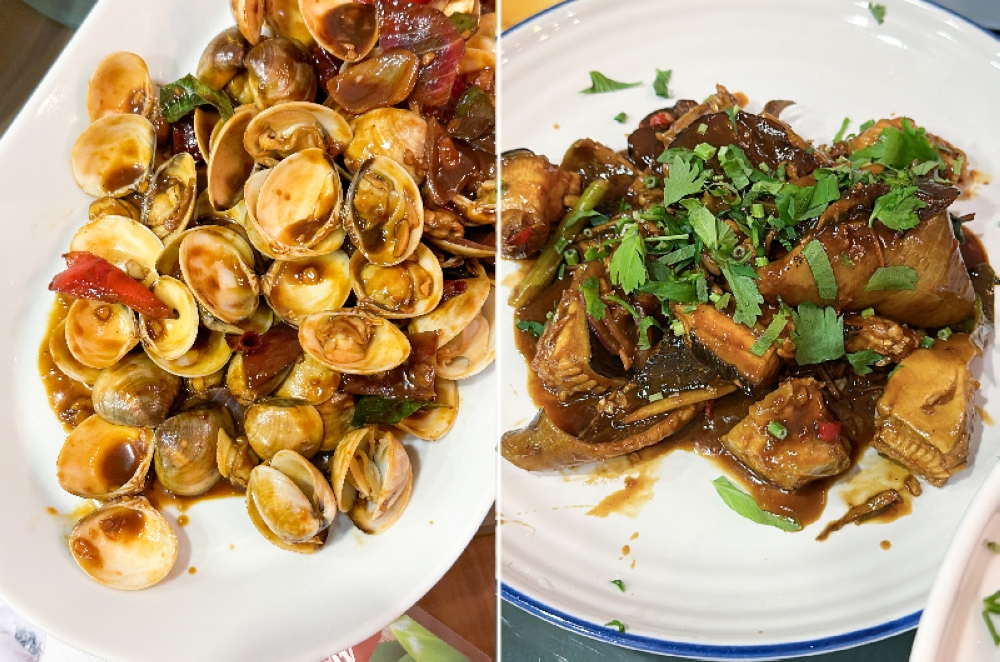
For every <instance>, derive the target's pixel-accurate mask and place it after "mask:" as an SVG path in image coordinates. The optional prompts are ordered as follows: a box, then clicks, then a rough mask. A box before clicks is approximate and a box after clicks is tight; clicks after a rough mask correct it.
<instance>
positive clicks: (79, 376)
mask: <svg viewBox="0 0 1000 662" xmlns="http://www.w3.org/2000/svg"><path fill="white" fill-rule="evenodd" d="M49 354H50V355H51V356H52V361H53V362H54V363H55V364H56V367H57V368H59V369H60V370H62V371H63V373H65V374H66V376H68V377H69V378H70V379H75V380H76V381H78V382H82V383H84V384H86V385H88V386H92V385H93V384H94V382H96V381H97V376H98V375H100V374H101V371H100V370H98V369H97V368H91V367H90V366H86V365H84V364H82V363H80V362H79V361H77V360H76V357H75V356H73V353H72V352H71V351H69V345H67V344H66V321H65V320H63V321H62V322H59V324H58V325H56V326H55V327H54V328H53V329H52V331H51V332H50V333H49Z"/></svg>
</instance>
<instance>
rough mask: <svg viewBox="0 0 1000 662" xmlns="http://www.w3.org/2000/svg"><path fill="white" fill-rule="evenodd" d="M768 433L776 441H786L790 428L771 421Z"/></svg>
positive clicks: (768, 425)
mask: <svg viewBox="0 0 1000 662" xmlns="http://www.w3.org/2000/svg"><path fill="white" fill-rule="evenodd" d="M767 431H768V432H770V433H771V435H772V436H773V437H775V438H776V439H784V438H785V437H787V436H788V428H786V427H785V426H784V425H782V424H781V423H779V422H778V421H771V422H770V423H768V424H767Z"/></svg>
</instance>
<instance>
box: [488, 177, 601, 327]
mask: <svg viewBox="0 0 1000 662" xmlns="http://www.w3.org/2000/svg"><path fill="white" fill-rule="evenodd" d="M607 191H608V181H607V180H606V179H597V180H594V181H593V182H591V184H590V185H589V186H588V187H587V188H586V189H585V190H584V192H583V194H582V195H581V196H580V198H579V199H578V200H577V201H576V205H574V206H573V209H572V211H570V213H568V214H566V216H564V217H563V219H562V221H560V223H559V227H557V228H556V231H555V232H554V233H553V236H552V237H551V238H550V239H549V243H548V244H546V245H545V248H543V249H542V252H541V254H540V255H539V256H538V259H537V260H535V264H533V265H532V267H531V270H530V271H529V272H528V274H527V275H526V276H525V277H524V280H522V281H521V282H520V283H518V284H517V286H516V287H515V288H514V290H513V292H511V295H510V299H509V300H508V302H507V303H508V304H510V305H511V306H513V307H514V308H520V307H522V306H525V305H527V304H529V303H531V302H532V301H534V299H535V297H537V296H538V295H539V293H541V291H542V290H544V289H545V288H546V287H548V285H549V283H551V282H552V279H553V277H554V276H555V275H556V272H557V271H558V270H559V264H560V263H561V262H562V255H561V254H560V253H559V252H558V251H556V250H555V245H556V243H557V242H558V241H559V240H560V239H562V240H563V241H566V242H567V243H568V242H571V241H573V240H574V239H576V236H577V235H578V234H580V231H581V230H582V229H583V226H584V225H585V224H586V222H587V218H588V216H589V213H590V212H593V210H594V207H596V206H597V205H598V204H600V202H601V200H602V199H603V198H604V194H605V193H607Z"/></svg>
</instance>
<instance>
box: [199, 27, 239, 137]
mask: <svg viewBox="0 0 1000 662" xmlns="http://www.w3.org/2000/svg"><path fill="white" fill-rule="evenodd" d="M248 50H250V45H249V44H248V43H247V40H246V38H245V37H244V36H243V35H242V34H241V33H240V28H239V26H235V25H234V26H232V27H229V28H226V29H225V30H223V31H222V32H220V33H219V34H217V35H216V36H215V37H213V38H212V41H210V42H208V45H207V46H205V50H203V51H202V52H201V57H200V58H198V68H197V69H196V70H195V76H196V77H197V78H198V80H200V81H202V82H203V83H205V84H206V85H208V86H209V87H211V88H212V89H213V90H221V89H222V88H224V87H225V86H226V83H228V82H229V81H231V80H232V79H233V76H235V75H236V74H238V73H239V72H240V70H241V69H243V58H244V57H246V54H247V51H248ZM196 129H197V127H196ZM199 145H200V143H199ZM205 153H206V152H204V151H203V152H202V154H205Z"/></svg>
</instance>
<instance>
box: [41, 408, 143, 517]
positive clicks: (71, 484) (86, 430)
mask: <svg viewBox="0 0 1000 662" xmlns="http://www.w3.org/2000/svg"><path fill="white" fill-rule="evenodd" d="M152 460H153V430H152V429H150V428H140V427H131V426H125V425H114V424H112V423H108V422H107V421H105V420H104V419H102V418H101V417H100V416H98V415H96V414H95V415H93V416H90V417H89V418H87V419H86V420H85V421H84V422H83V423H81V424H80V425H78V426H76V428H74V429H73V431H72V432H70V433H69V436H67V437H66V441H65V442H64V443H63V446H62V449H61V450H60V451H59V457H58V458H57V459H56V471H57V474H56V475H57V478H58V479H59V485H60V487H62V488H63V489H64V490H66V491H67V492H69V493H70V494H75V495H76V496H79V497H83V498H85V499H114V498H115V497H119V496H125V495H130V494H138V493H140V492H142V490H143V488H144V487H145V484H146V473H147V472H148V471H149V464H150V462H151V461H152Z"/></svg>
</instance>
